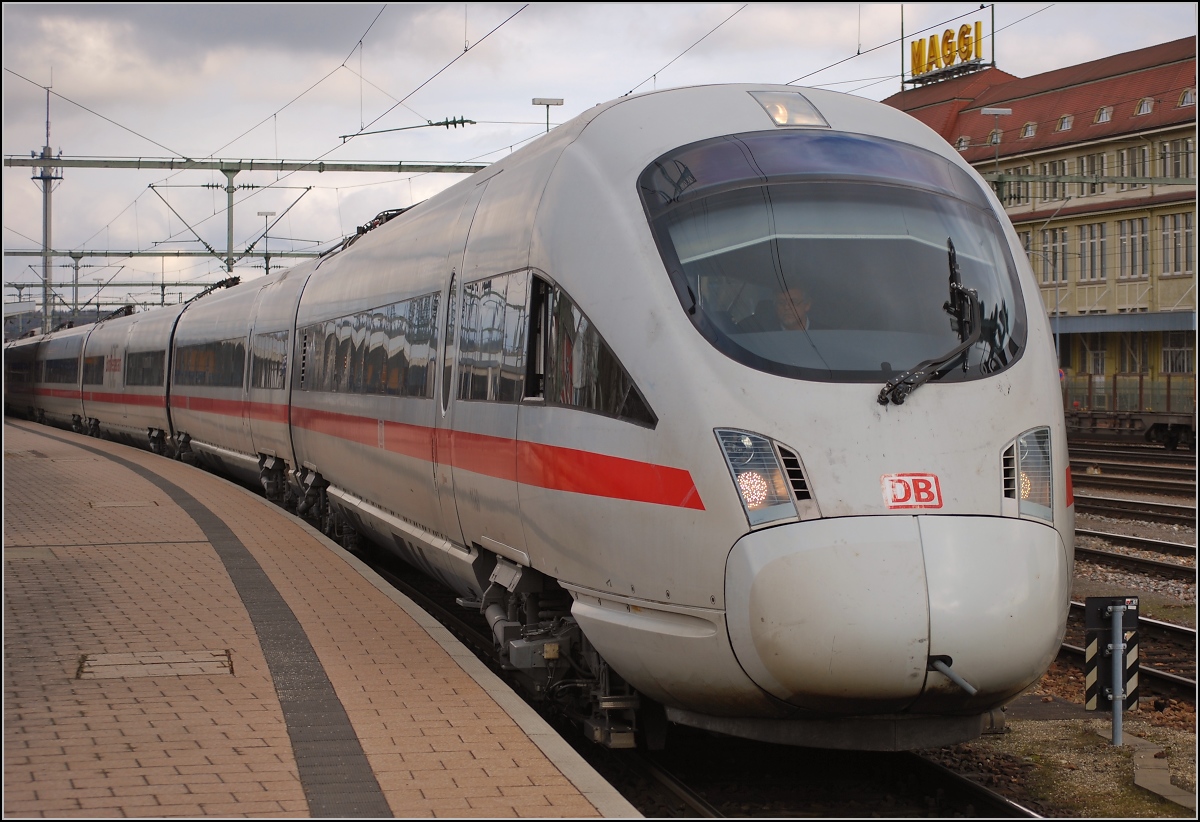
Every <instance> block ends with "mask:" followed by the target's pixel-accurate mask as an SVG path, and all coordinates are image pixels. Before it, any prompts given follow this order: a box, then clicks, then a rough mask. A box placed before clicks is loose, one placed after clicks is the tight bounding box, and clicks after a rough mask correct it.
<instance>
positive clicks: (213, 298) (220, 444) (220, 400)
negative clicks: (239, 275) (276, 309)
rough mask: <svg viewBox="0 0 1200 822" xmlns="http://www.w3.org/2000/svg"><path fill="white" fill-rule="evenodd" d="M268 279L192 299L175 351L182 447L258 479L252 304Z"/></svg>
mask: <svg viewBox="0 0 1200 822" xmlns="http://www.w3.org/2000/svg"><path fill="white" fill-rule="evenodd" d="M264 286H265V282H264V280H255V281H252V282H250V283H246V284H243V285H240V286H236V287H234V288H230V289H228V290H226V291H221V292H218V293H215V294H210V295H208V296H206V297H205V298H204V299H202V300H197V301H195V302H193V303H192V304H191V305H189V306H188V310H187V311H185V312H183V314H182V315H181V316H180V318H179V322H178V323H177V325H176V328H175V333H174V337H173V341H172V351H171V372H170V385H171V421H172V423H173V424H174V427H175V440H176V447H178V448H180V449H181V451H182V452H183V453H190V454H192V455H194V456H195V458H196V459H197V460H198V461H199V462H201V463H202V464H204V465H207V466H209V467H211V468H213V469H215V470H218V471H222V472H224V473H228V474H232V475H233V476H235V477H238V478H239V479H242V480H243V481H245V482H248V483H257V482H258V480H259V473H260V471H259V459H258V454H257V452H256V451H255V449H254V445H253V442H252V439H251V433H250V404H249V397H248V394H247V390H248V389H247V385H248V381H247V372H248V364H249V358H250V347H251V345H250V344H251V337H252V334H251V326H252V323H253V317H254V308H255V305H256V302H257V298H258V296H259V293H260V292H261V291H262V289H263V288H264Z"/></svg>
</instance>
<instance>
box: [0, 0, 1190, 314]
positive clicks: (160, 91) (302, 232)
mask: <svg viewBox="0 0 1200 822" xmlns="http://www.w3.org/2000/svg"><path fill="white" fill-rule="evenodd" d="M1195 8H1196V7H1195V4H1194V3H1140V4H1137V5H1136V6H1133V5H1131V4H1126V3H1094V4H1088V5H1086V6H1084V5H1083V4H1076V3H1059V4H1054V3H1000V4H997V5H996V7H995V25H996V30H997V35H996V38H995V55H996V62H997V64H998V65H999V67H1000V68H1002V69H1004V70H1006V71H1008V72H1011V73H1013V74H1016V75H1018V76H1029V75H1032V74H1037V73H1039V72H1043V71H1048V70H1051V69H1055V68H1060V67H1062V66H1068V65H1072V64H1075V63H1079V62H1083V61H1087V60H1092V59H1096V58H1099V57H1106V56H1110V55H1113V54H1118V53H1120V52H1123V51H1130V50H1132V49H1137V48H1142V47H1145V46H1150V45H1155V44H1157V43H1162V42H1167V41H1169V40H1173V39H1176V38H1179V37H1185V36H1187V37H1194V36H1195V35H1196V11H1195ZM903 13H904V27H905V32H906V36H907V38H906V39H912V37H913V36H915V33H916V32H918V31H920V30H923V29H929V30H928V31H925V36H926V37H928V36H929V34H931V33H934V32H940V31H941V30H942V29H944V28H946V27H947V25H948V24H949V22H950V21H953V25H954V27H955V28H957V26H958V25H960V24H962V23H964V22H973V21H974V20H976V19H981V20H982V21H983V23H984V30H985V33H987V32H990V30H991V28H992V24H991V15H992V12H991V10H990V8H989V10H986V11H980V10H979V4H978V3H924V4H904V6H903ZM900 18H901V6H900V5H899V4H892V3H882V4H866V3H864V4H861V5H860V4H856V3H764V4H753V3H752V4H746V5H743V4H740V3H733V4H672V5H658V4H640V3H635V4H612V5H600V4H596V5H586V4H562V5H560V4H552V3H549V4H531V5H528V6H522V5H520V4H475V3H470V4H462V3H457V4H432V5H396V4H388V5H384V4H371V5H355V4H346V3H343V4H338V5H324V4H311V5H306V4H296V5H292V4H286V5H238V6H233V5H186V4H170V5H137V6H131V5H90V4H89V5H59V4H17V3H6V4H4V6H3V23H4V26H3V37H4V57H3V65H4V73H3V77H4V80H3V94H4V114H3V118H4V122H3V125H4V154H5V156H26V157H27V156H29V152H30V151H39V152H40V150H41V147H42V146H43V145H44V144H45V130H46V122H45V120H46V92H45V90H44V87H45V86H47V85H52V93H51V96H50V119H51V134H50V145H51V147H52V148H53V149H54V151H55V152H56V153H57V152H58V151H59V150H60V149H61V151H62V153H63V155H64V156H67V157H78V156H101V157H193V158H199V157H220V158H259V159H266V158H287V159H301V160H311V159H314V158H318V157H321V158H323V159H326V160H387V161H396V160H406V161H407V160H415V161H475V162H488V161H491V160H495V159H498V158H500V157H503V156H505V155H506V154H508V153H509V152H510V151H512V150H514V149H515V148H520V147H521V146H522V145H525V144H526V143H527V142H528V141H530V140H534V139H537V136H538V135H539V134H542V133H544V131H545V116H546V109H545V108H543V107H538V108H535V107H533V106H532V105H531V103H530V101H531V99H532V98H534V97H561V98H563V99H564V100H565V104H564V105H563V106H562V107H561V108H553V109H551V110H550V112H551V122H552V125H553V124H557V123H561V122H565V121H566V120H568V119H570V118H572V117H574V116H576V115H578V114H579V113H581V112H582V111H584V110H585V109H587V108H590V107H591V106H593V105H595V104H597V103H601V102H605V101H607V100H611V99H613V98H615V97H619V96H621V95H623V94H626V93H628V92H630V91H649V90H651V89H653V88H656V87H657V88H665V87H670V86H681V85H692V84H697V83H721V82H763V83H788V82H792V81H798V82H797V83H796V84H797V85H799V86H805V85H821V86H824V87H827V88H832V89H836V90H840V91H844V92H847V93H851V94H857V95H860V96H864V97H869V98H871V99H876V100H878V99H882V98H884V97H886V96H889V95H891V94H893V93H895V92H896V91H898V90H899V89H900V78H899V71H900V68H899V66H900V59H901V45H900V44H899V43H892V41H895V40H897V39H898V38H899V36H900V22H901V20H900ZM702 38H703V39H702ZM697 41H700V42H698V43H697ZM888 43H892V44H891V45H886V44H888ZM689 48H690V50H689ZM992 48H993V43H992V41H991V40H990V39H989V40H988V42H987V45H986V47H985V52H984V53H985V56H986V57H989V58H990V57H991V55H992ZM464 49H465V51H464ZM439 72H440V73H439ZM435 75H436V76H435ZM446 117H466V118H468V119H471V120H475V121H477V125H472V126H468V127H466V128H460V129H457V130H446V129H443V128H424V129H413V130H406V131H395V132H391V133H388V134H378V135H368V136H360V137H355V138H354V139H351V140H348V141H343V140H342V139H340V136H341V135H345V134H353V133H355V132H359V131H364V130H367V131H369V130H378V129H395V128H401V127H404V126H413V125H419V124H422V123H425V122H428V121H439V120H442V119H444V118H446ZM31 171H32V170H31V169H27V168H5V170H4V248H5V249H6V250H13V249H32V248H38V247H40V243H41V236H42V226H41V211H42V209H41V193H40V184H37V183H34V182H33V181H31V180H30V176H31ZM277 177H279V175H277V174H275V173H262V172H260V173H253V174H251V173H244V174H241V175H239V176H238V178H237V181H236V182H237V183H238V184H254V185H257V186H260V187H259V188H254V189H245V190H242V191H239V192H238V195H237V203H238V205H237V206H236V207H235V210H234V214H235V231H234V240H235V247H239V246H240V247H241V248H243V249H244V248H245V247H246V245H248V244H249V243H250V242H252V241H254V240H255V239H256V238H257V237H258V236H259V235H260V234H261V233H262V231H263V218H262V217H259V216H257V212H259V211H275V212H277V213H282V212H284V211H285V209H287V208H288V207H289V206H293V203H294V202H295V201H296V200H297V198H298V197H301V195H303V196H302V198H301V199H300V200H299V202H297V203H295V205H294V206H293V207H292V208H291V210H290V211H289V212H288V214H287V215H286V216H285V217H284V218H283V219H282V220H281V221H280V222H279V224H278V225H276V226H275V228H273V229H272V230H271V232H270V240H269V243H270V247H271V248H273V249H282V248H294V249H297V250H304V249H313V248H317V247H328V246H329V245H330V244H331V243H333V242H335V241H336V240H338V239H340V238H341V237H342V236H343V235H344V234H347V233H352V232H353V230H354V227H355V226H356V225H359V224H361V223H364V222H366V221H367V220H369V219H370V218H371V217H373V216H374V215H375V214H376V213H378V212H379V211H382V210H384V209H386V208H393V207H397V206H406V205H409V204H411V203H412V202H414V201H420V200H423V199H425V198H427V197H429V196H430V195H432V194H435V193H437V192H438V191H440V190H441V189H443V188H445V187H446V186H448V185H451V184H453V183H454V182H456V181H457V180H459V179H461V177H459V176H455V175H447V174H425V175H419V176H411V177H410V176H405V177H397V176H396V175H381V174H322V175H317V174H294V175H291V176H289V177H287V178H286V179H282V180H277ZM214 183H223V177H222V176H221V175H220V174H219V173H217V172H208V171H191V172H182V173H176V174H173V175H172V174H170V173H168V172H163V171H157V172H153V171H116V170H91V169H69V170H67V172H66V174H65V175H64V179H63V180H62V181H61V182H60V183H59V184H58V187H57V188H56V189H55V194H54V201H53V203H54V219H53V232H54V234H53V245H54V246H55V247H56V248H58V249H89V250H97V249H121V250H127V249H151V248H158V247H165V248H180V249H189V250H200V249H201V248H202V246H201V245H200V243H199V242H197V241H196V239H195V236H194V235H193V234H192V233H191V232H190V231H189V230H188V229H187V227H186V226H185V225H184V224H183V222H182V221H181V220H180V219H179V218H178V217H176V216H175V215H173V214H171V212H170V210H169V209H168V208H167V206H166V205H164V203H163V200H162V199H160V198H159V196H158V195H157V194H156V193H155V191H152V190H151V189H150V188H149V186H150V185H151V184H154V185H156V186H161V187H160V188H158V191H160V192H161V193H162V195H163V197H165V198H166V199H167V200H168V201H169V202H170V204H171V206H172V207H173V208H174V209H175V210H176V211H178V212H179V214H180V215H181V216H182V217H183V218H184V219H186V221H187V222H188V223H190V224H191V225H192V226H193V227H194V228H195V229H196V231H197V232H198V233H199V234H200V236H201V237H203V239H204V240H205V242H207V243H209V244H210V245H212V246H214V247H216V248H217V249H218V250H223V249H224V247H225V242H226V241H225V214H224V208H225V200H224V195H223V193H221V192H219V191H217V190H216V189H214V188H211V187H206V186H211V185H212V184H214ZM308 186H312V187H313V188H312V189H311V190H310V191H308V192H307V193H305V192H304V191H303V188H304V187H308ZM105 262H106V261H105V260H100V259H93V260H90V261H89V260H84V265H85V266H89V265H91V266H94V267H90V268H83V269H81V274H80V280H81V282H82V283H85V284H89V285H91V284H94V283H95V282H97V281H98V279H101V278H102V279H103V280H105V281H108V280H112V279H113V278H114V277H115V278H116V281H117V282H127V281H131V280H148V279H149V280H154V281H156V282H157V281H160V280H161V279H162V278H165V280H166V281H167V282H168V283H169V282H175V281H212V280H215V279H219V278H220V276H221V275H222V269H221V265H220V264H219V263H218V262H217V261H216V260H215V259H203V258H192V259H182V260H180V259H168V260H165V261H162V262H160V261H159V260H157V259H153V258H145V257H141V258H130V259H125V260H118V261H115V262H114V263H113V264H112V265H109V266H107V267H100V266H101V265H102V264H104V263H105ZM248 263H249V261H247V264H248ZM31 264H32V267H31ZM122 265H123V266H124V268H120V269H119V268H118V267H119V266H122ZM35 269H37V270H35ZM235 273H239V274H241V275H242V276H243V277H248V276H255V275H261V273H262V269H261V260H260V261H259V268H258V269H257V270H256V269H253V268H247V269H244V270H241V269H239V270H238V271H236V272H235ZM39 274H40V260H38V259H33V258H20V257H6V258H5V260H4V285H5V291H4V294H5V300H10V299H14V298H15V296H16V291H15V290H14V289H13V288H12V287H11V285H12V284H13V283H39V282H40V279H39ZM70 277H71V272H70V270H69V269H57V270H56V272H55V280H56V282H60V281H63V280H67V281H69V279H70ZM38 290H40V289H38ZM130 290H131V289H128V288H125V289H112V290H110V291H109V292H106V293H105V295H104V299H105V300H106V301H108V300H119V299H124V298H125V297H126V292H128V291H130ZM93 292H94V289H92V288H88V289H83V290H82V291H81V298H80V299H81V301H83V300H86V299H88V298H89V297H91V296H92V294H93ZM25 293H26V297H27V298H28V295H29V294H30V293H32V289H31V290H27V291H26V292H25ZM62 293H63V294H65V295H66V297H67V299H70V297H69V292H67V291H63V292H62ZM177 293H178V289H175V290H172V289H171V288H168V296H167V299H168V300H169V301H174V300H175V299H177V297H176V294H177ZM187 293H189V294H190V293H194V292H187Z"/></svg>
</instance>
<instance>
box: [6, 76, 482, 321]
mask: <svg viewBox="0 0 1200 822" xmlns="http://www.w3.org/2000/svg"><path fill="white" fill-rule="evenodd" d="M4 165H5V166H6V167H10V168H34V169H40V170H41V171H40V172H39V173H38V174H37V175H35V176H34V178H33V179H35V180H38V181H39V182H41V183H42V248H41V249H40V250H12V251H7V250H6V251H5V252H4V255H5V256H32V257H41V258H42V268H43V272H44V273H43V281H42V311H43V318H44V324H46V325H47V326H48V324H49V323H50V317H51V303H52V299H53V297H52V294H51V292H52V290H53V277H52V276H51V269H52V265H53V264H52V262H51V260H52V259H53V258H55V257H59V258H61V257H70V258H72V259H75V260H76V262H78V259H79V258H80V257H208V256H215V257H217V258H218V259H220V260H221V261H222V263H223V264H224V265H225V268H226V270H227V271H229V272H232V271H233V264H234V262H235V257H234V250H233V207H234V202H233V195H234V192H235V191H236V190H237V186H235V185H234V183H233V181H234V178H235V177H236V176H237V175H238V174H241V173H242V172H243V171H274V172H316V173H318V174H321V173H324V172H327V171H328V172H370V173H375V174H378V173H381V172H382V173H391V174H474V173H475V172H476V171H480V170H482V169H484V168H487V165H486V164H478V163H431V162H405V161H400V162H370V161H364V162H325V161H311V160H254V159H204V160H193V159H188V158H170V157H62V156H61V155H60V156H58V157H54V156H52V154H51V150H50V121H49V98H48V97H47V120H46V145H45V147H43V149H42V153H41V155H40V156H32V157H15V156H9V157H5V158H4ZM64 168H112V169H135V170H140V169H154V170H164V171H192V170H196V171H220V172H221V173H222V174H224V175H225V179H226V185H225V186H224V189H225V193H226V197H227V203H226V252H225V256H224V258H222V257H221V256H220V254H219V253H217V252H216V251H215V250H210V251H191V252H189V251H165V250H164V251H86V250H62V251H60V250H55V249H53V248H52V247H51V246H52V242H51V237H50V228H51V210H50V197H51V188H52V183H53V182H54V181H55V180H59V179H62V178H61V174H59V175H58V176H55V171H56V170H61V169H64ZM181 219H182V218H181ZM271 256H272V257H315V256H317V252H311V251H310V252H305V251H277V252H274V253H273V254H271Z"/></svg>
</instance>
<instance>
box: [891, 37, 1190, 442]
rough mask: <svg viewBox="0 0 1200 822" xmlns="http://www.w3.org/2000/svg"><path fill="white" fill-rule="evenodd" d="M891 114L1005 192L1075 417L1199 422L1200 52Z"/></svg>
mask: <svg viewBox="0 0 1200 822" xmlns="http://www.w3.org/2000/svg"><path fill="white" fill-rule="evenodd" d="M883 102H885V103H887V104H889V105H892V106H894V107H896V108H899V109H901V110H903V111H906V112H908V113H909V114H911V115H913V116H914V117H916V118H918V119H919V120H921V121H922V122H924V123H925V124H926V125H928V126H930V127H931V128H933V129H934V130H936V131H937V132H938V133H939V134H941V135H942V136H943V137H944V138H945V139H946V140H947V141H948V142H949V143H951V144H952V145H954V146H955V147H956V148H957V149H958V150H959V151H960V152H962V155H963V157H964V159H966V160H967V162H969V163H970V164H971V165H972V166H974V167H975V169H976V170H977V171H979V172H980V173H981V174H982V175H983V176H984V177H985V178H987V179H989V180H991V181H992V182H993V184H994V186H995V188H996V191H997V194H998V195H999V197H1000V199H1001V202H1003V203H1004V205H1005V208H1006V211H1007V213H1008V216H1009V218H1010V219H1011V220H1012V222H1013V225H1014V226H1015V228H1016V230H1017V234H1018V235H1019V236H1020V238H1021V241H1022V243H1023V244H1024V246H1025V249H1026V252H1027V253H1028V255H1029V260H1030V263H1031V264H1032V266H1033V270H1034V273H1035V276H1036V278H1037V280H1038V282H1039V283H1040V285H1041V291H1042V301H1043V303H1044V305H1045V308H1046V311H1047V313H1048V314H1049V315H1050V317H1051V324H1052V327H1053V328H1054V330H1055V332H1056V337H1057V339H1058V343H1059V361H1060V365H1061V366H1062V369H1063V372H1064V376H1065V379H1064V389H1065V391H1066V400H1067V407H1068V411H1070V410H1071V409H1077V410H1078V409H1084V410H1088V409H1094V410H1098V411H1149V410H1153V411H1165V410H1168V407H1169V406H1168V403H1169V404H1170V407H1172V408H1173V410H1176V411H1180V410H1184V408H1185V407H1186V410H1187V411H1188V412H1189V413H1190V414H1191V415H1193V419H1194V413H1195V372H1196V180H1195V176H1196V153H1195V151H1196V41H1195V40H1194V39H1193V38H1185V39H1182V40H1176V41H1173V42H1170V43H1163V44H1161V45H1158V46H1151V47H1149V48H1144V49H1138V50H1137V51H1131V52H1126V53H1125V54H1118V55H1115V56H1113V57H1106V58H1103V59H1100V60H1093V61H1091V62H1087V63H1082V64H1080V65H1077V66H1070V67H1068V68H1063V69H1058V70H1056V71H1049V72H1046V73H1044V74H1038V75H1035V76H1033V77H1025V78H1022V77H1016V76H1014V75H1012V74H1009V73H1007V72H1004V71H1001V70H1000V69H997V68H983V69H982V70H979V71H975V72H974V73H967V74H960V75H958V76H953V77H949V78H948V79H945V80H941V81H940V82H937V81H935V82H925V84H924V85H920V86H919V87H916V88H912V89H910V90H906V91H903V92H901V93H899V94H896V95H894V96H892V97H890V98H888V99H886V100H884V101H883ZM984 109H989V112H988V113H984V111H983V110H984ZM997 109H998V110H999V112H997V111H996V110H997ZM1193 428H1194V423H1193Z"/></svg>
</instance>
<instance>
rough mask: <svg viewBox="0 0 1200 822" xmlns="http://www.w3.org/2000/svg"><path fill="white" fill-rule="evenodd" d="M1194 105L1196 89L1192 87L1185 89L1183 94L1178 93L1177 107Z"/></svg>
mask: <svg viewBox="0 0 1200 822" xmlns="http://www.w3.org/2000/svg"><path fill="white" fill-rule="evenodd" d="M1194 105H1196V90H1195V89H1194V88H1190V89H1187V90H1186V91H1184V92H1183V94H1181V95H1179V107H1180V108H1184V107H1185V106H1194Z"/></svg>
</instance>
